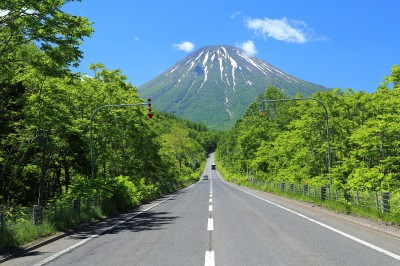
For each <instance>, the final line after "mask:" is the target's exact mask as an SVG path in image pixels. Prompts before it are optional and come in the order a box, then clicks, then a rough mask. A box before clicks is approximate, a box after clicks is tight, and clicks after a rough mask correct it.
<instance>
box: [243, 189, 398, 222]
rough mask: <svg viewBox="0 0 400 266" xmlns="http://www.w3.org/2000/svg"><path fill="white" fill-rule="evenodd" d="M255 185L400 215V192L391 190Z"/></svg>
mask: <svg viewBox="0 0 400 266" xmlns="http://www.w3.org/2000/svg"><path fill="white" fill-rule="evenodd" d="M250 183H251V184H252V185H254V186H258V187H261V186H267V187H269V188H274V189H278V190H280V191H282V192H286V193H293V194H301V195H304V196H307V197H310V198H316V199H320V200H330V201H337V202H342V203H345V204H349V205H353V206H358V207H360V208H365V209H370V210H376V211H380V212H382V213H394V214H399V215H400V194H399V193H392V194H391V193H389V192H377V191H374V192H370V191H358V190H356V191H350V190H344V189H336V188H329V187H325V186H319V187H317V186H309V185H307V184H293V183H291V184H286V183H278V184H273V183H268V182H262V181H251V182H250Z"/></svg>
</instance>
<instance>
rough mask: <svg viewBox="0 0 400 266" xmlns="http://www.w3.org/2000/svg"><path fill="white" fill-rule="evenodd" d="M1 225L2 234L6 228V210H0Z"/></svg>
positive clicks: (0, 232)
mask: <svg viewBox="0 0 400 266" xmlns="http://www.w3.org/2000/svg"><path fill="white" fill-rule="evenodd" d="M0 227H1V229H0V234H1V235H3V234H4V229H5V228H4V227H5V221H4V212H0Z"/></svg>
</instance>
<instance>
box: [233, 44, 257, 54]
mask: <svg viewBox="0 0 400 266" xmlns="http://www.w3.org/2000/svg"><path fill="white" fill-rule="evenodd" d="M237 46H238V47H239V48H241V49H242V50H243V51H244V52H245V54H246V55H248V56H255V55H256V54H257V53H258V52H257V49H256V46H255V45H254V42H253V41H252V40H248V41H247V42H243V43H238V44H237Z"/></svg>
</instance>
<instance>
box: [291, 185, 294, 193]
mask: <svg viewBox="0 0 400 266" xmlns="http://www.w3.org/2000/svg"><path fill="white" fill-rule="evenodd" d="M290 192H292V193H293V192H294V184H293V183H290Z"/></svg>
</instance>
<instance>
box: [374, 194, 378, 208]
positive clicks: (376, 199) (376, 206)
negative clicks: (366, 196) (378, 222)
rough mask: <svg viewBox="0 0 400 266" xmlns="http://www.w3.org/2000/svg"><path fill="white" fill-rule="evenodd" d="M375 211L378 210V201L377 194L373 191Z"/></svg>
mask: <svg viewBox="0 0 400 266" xmlns="http://www.w3.org/2000/svg"><path fill="white" fill-rule="evenodd" d="M374 195H375V209H377V210H379V200H378V192H377V191H375V193H374Z"/></svg>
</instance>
